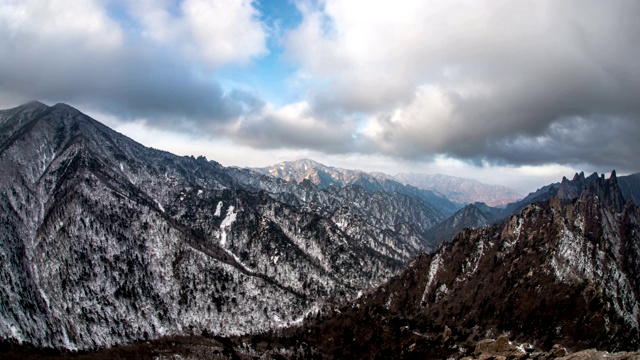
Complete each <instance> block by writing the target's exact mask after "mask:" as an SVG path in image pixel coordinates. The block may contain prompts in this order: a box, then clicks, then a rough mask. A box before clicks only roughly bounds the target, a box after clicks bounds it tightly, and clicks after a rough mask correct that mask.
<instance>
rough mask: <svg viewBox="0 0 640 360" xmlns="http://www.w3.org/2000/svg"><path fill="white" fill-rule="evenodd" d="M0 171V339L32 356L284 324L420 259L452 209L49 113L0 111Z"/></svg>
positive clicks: (60, 111)
mask: <svg viewBox="0 0 640 360" xmlns="http://www.w3.org/2000/svg"><path fill="white" fill-rule="evenodd" d="M0 169H2V171H1V172H0V173H1V174H2V175H0V210H1V211H0V224H1V226H2V228H3V231H2V232H1V233H0V243H1V244H2V249H1V252H0V257H1V258H2V264H1V265H0V278H1V279H2V282H1V283H0V293H1V294H2V296H1V300H0V302H1V307H0V309H2V310H1V311H0V336H1V337H2V338H3V339H7V340H11V341H18V342H27V343H32V344H34V345H37V346H43V347H55V348H69V349H76V348H77V349H92V348H99V347H105V346H112V345H115V344H121V343H125V342H130V341H135V340H145V339H152V338H157V337H158V336H162V335H165V334H199V333H202V332H203V331H205V332H209V333H215V334H221V335H230V334H236V333H245V332H248V331H258V330H264V329H268V328H273V327H278V326H285V325H287V324H290V323H292V322H295V321H298V320H299V319H300V318H301V317H302V316H304V315H305V314H308V313H309V312H313V311H317V309H318V308H319V307H321V306H322V304H323V303H324V302H325V301H327V299H332V298H334V299H339V300H340V301H342V300H345V299H350V298H353V297H355V296H357V295H358V293H359V292H361V291H364V290H366V289H368V288H370V287H372V286H374V285H376V284H380V283H381V282H383V281H384V280H386V279H388V278H389V277H390V276H391V275H393V274H396V273H397V272H399V271H400V270H401V269H402V268H403V267H404V266H405V265H406V263H407V262H408V261H409V260H410V259H411V258H412V257H413V256H415V255H416V254H418V253H420V252H423V251H429V250H431V249H433V248H435V246H437V244H435V243H429V242H428V241H427V240H426V238H425V236H424V233H425V232H426V231H427V230H428V229H429V228H430V227H431V226H433V225H435V224H436V223H438V222H440V221H442V220H443V219H445V218H446V216H447V215H448V214H450V213H451V210H450V209H447V208H446V207H441V206H438V205H437V204H433V203H431V202H429V201H428V199H430V198H431V196H432V195H431V194H430V193H428V192H424V191H420V190H418V189H415V188H409V187H405V186H404V185H402V184H399V183H396V184H391V185H389V187H390V188H391V187H396V188H397V189H398V191H395V192H394V191H375V192H372V193H371V192H369V191H367V190H366V189H364V188H363V187H362V186H359V185H352V186H343V187H335V186H334V187H328V188H326V189H323V188H321V187H318V186H316V185H315V184H313V183H311V182H310V181H306V182H302V183H300V184H292V183H290V182H287V181H284V180H281V179H278V178H274V177H272V176H267V175H261V174H257V173H256V172H254V171H251V170H246V169H238V168H224V167H223V166H221V165H220V164H218V163H216V162H215V161H209V160H207V159H205V158H204V157H198V158H194V157H179V156H175V155H172V154H169V153H166V152H163V151H159V150H155V149H150V148H146V147H144V146H142V145H140V144H138V143H136V142H134V141H132V140H131V139H129V138H127V137H125V136H123V135H121V134H118V133H116V132H115V131H113V130H111V129H109V128H107V127H105V126H104V125H102V124H100V123H99V122H97V121H95V120H93V119H91V118H90V117H88V116H86V115H84V114H82V113H81V112H79V111H78V110H76V109H74V108H72V107H70V106H67V105H64V104H58V105H55V106H51V107H49V106H46V105H44V104H42V103H39V102H32V103H29V104H25V105H23V106H20V107H18V108H14V109H9V110H4V111H1V112H0ZM438 199H439V201H440V202H441V203H444V204H447V206H452V205H451V203H450V202H448V201H447V200H446V199H444V198H441V197H438ZM274 299H277V301H273V300H274ZM114 324H117V325H114Z"/></svg>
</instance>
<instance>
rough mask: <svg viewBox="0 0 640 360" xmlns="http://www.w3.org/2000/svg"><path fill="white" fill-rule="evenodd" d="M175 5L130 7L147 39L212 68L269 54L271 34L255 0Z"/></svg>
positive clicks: (195, 0)
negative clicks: (268, 41) (255, 6)
mask: <svg viewBox="0 0 640 360" xmlns="http://www.w3.org/2000/svg"><path fill="white" fill-rule="evenodd" d="M174 5H175V4H174V3H173V2H172V1H154V0H144V1H134V2H131V3H130V4H129V6H130V7H131V12H132V14H133V15H134V16H135V17H136V18H137V19H138V20H139V22H140V24H141V26H142V34H143V36H145V37H147V38H148V39H151V40H152V41H155V42H156V43H157V44H159V45H160V46H164V47H166V48H168V49H176V50H178V51H181V52H184V53H186V54H188V56H190V57H192V58H194V59H197V60H199V61H202V62H204V63H205V64H206V65H207V67H209V68H211V69H215V68H218V67H220V66H223V65H226V64H229V63H247V62H249V61H250V60H251V59H252V58H255V57H257V56H261V55H265V54H266V53H267V51H268V50H267V47H266V39H267V31H266V28H265V27H264V26H263V24H262V23H261V22H260V20H259V14H258V11H257V10H256V9H255V8H254V7H253V6H252V1H251V0H184V1H182V2H181V3H180V5H179V7H177V8H172V6H174Z"/></svg>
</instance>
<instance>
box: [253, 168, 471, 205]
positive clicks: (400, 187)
mask: <svg viewBox="0 0 640 360" xmlns="http://www.w3.org/2000/svg"><path fill="white" fill-rule="evenodd" d="M253 170H255V171H257V172H260V173H262V174H267V175H271V176H273V177H276V178H280V179H283V180H286V181H288V182H291V183H294V184H298V183H302V182H304V181H309V182H311V183H313V184H314V185H316V186H318V187H320V188H322V189H330V188H332V187H333V188H345V187H353V186H358V187H361V188H363V189H364V190H365V191H366V192H367V193H370V194H373V193H375V192H386V193H387V194H390V195H392V194H402V195H406V196H409V197H415V198H417V199H421V200H423V201H426V202H427V203H429V204H430V205H431V206H433V207H434V208H436V209H437V210H438V211H440V212H441V213H443V214H444V215H446V216H449V215H451V214H452V213H454V212H455V211H457V210H458V209H460V207H461V206H460V205H459V204H457V203H454V202H452V201H450V200H449V199H447V198H446V197H445V196H443V195H442V194H439V193H436V192H433V191H431V190H428V189H419V188H417V187H415V186H410V185H404V184H403V183H401V182H400V181H398V180H397V179H395V178H394V177H392V176H390V175H386V174H383V173H367V172H364V171H360V170H349V169H342V168H337V167H333V166H327V165H323V164H320V163H318V162H316V161H313V160H309V159H303V160H295V161H283V162H280V163H278V164H275V165H272V166H268V167H264V168H254V169H253Z"/></svg>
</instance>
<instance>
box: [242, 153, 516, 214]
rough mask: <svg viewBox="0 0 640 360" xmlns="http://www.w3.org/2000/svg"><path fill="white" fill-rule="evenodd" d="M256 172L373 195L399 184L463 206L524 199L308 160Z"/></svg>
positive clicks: (452, 182) (453, 180)
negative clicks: (354, 187) (352, 188)
mask: <svg viewBox="0 0 640 360" xmlns="http://www.w3.org/2000/svg"><path fill="white" fill-rule="evenodd" d="M254 170H256V171H259V172H261V173H263V174H269V175H271V176H275V177H279V178H281V179H284V180H287V181H293V182H296V183H299V182H302V181H303V180H310V181H311V182H313V183H314V184H316V185H318V186H320V187H321V188H327V187H329V186H331V185H336V186H346V185H354V184H358V185H361V186H363V187H364V188H365V189H368V190H369V191H371V190H376V189H379V188H383V187H384V185H382V184H384V183H385V182H397V183H401V184H404V185H410V186H413V187H416V188H418V189H421V190H428V191H431V192H433V193H434V194H435V195H436V196H440V197H444V198H446V199H448V200H450V201H452V202H454V203H457V204H461V205H464V204H469V203H474V202H484V203H486V204H487V205H490V206H500V205H506V204H508V203H511V202H515V201H518V200H520V199H522V195H520V194H518V193H517V192H516V191H515V190H513V189H510V188H508V187H505V186H500V185H488V184H483V183H481V182H479V181H477V180H473V179H465V178H460V177H454V176H447V175H441V174H438V175H425V174H413V173H401V174H398V175H396V176H391V175H387V174H383V173H367V172H363V171H359V170H348V169H341V168H337V167H332V166H326V165H323V164H320V163H318V162H315V161H313V160H309V159H303V160H295V161H283V162H280V163H278V164H275V165H271V166H267V167H264V168H255V169H254Z"/></svg>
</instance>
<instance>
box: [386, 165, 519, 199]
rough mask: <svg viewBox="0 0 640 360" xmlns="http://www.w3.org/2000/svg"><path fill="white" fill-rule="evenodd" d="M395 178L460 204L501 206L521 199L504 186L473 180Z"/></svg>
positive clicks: (439, 176)
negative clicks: (479, 203)
mask: <svg viewBox="0 0 640 360" xmlns="http://www.w3.org/2000/svg"><path fill="white" fill-rule="evenodd" d="M395 178H396V179H398V181H400V182H402V183H404V184H408V185H413V186H415V187H418V188H420V189H428V190H434V191H437V192H438V193H440V194H442V195H444V196H445V197H446V198H447V199H449V200H451V201H453V202H457V203H460V204H470V203H475V202H482V203H485V204H487V205H489V206H501V205H506V204H509V203H512V202H516V201H518V200H521V199H522V197H523V196H522V195H520V194H519V193H518V192H516V191H515V190H513V189H510V188H508V187H506V186H500V185H489V184H483V183H481V182H479V181H477V180H474V179H465V178H460V177H455V176H447V175H442V174H436V175H425V174H413V173H401V174H398V175H396V176H395Z"/></svg>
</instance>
